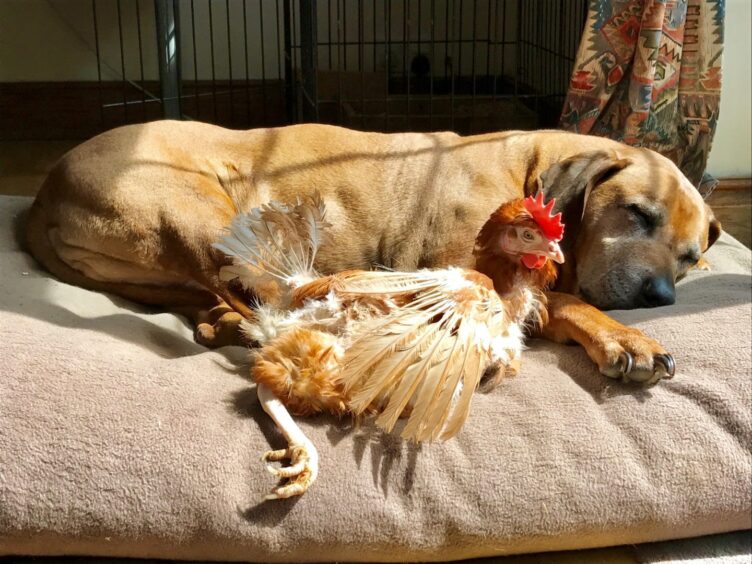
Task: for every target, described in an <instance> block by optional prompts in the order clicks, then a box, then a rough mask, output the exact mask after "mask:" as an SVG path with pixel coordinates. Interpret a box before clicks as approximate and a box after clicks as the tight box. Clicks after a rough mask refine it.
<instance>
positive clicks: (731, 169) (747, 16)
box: [708, 0, 752, 178]
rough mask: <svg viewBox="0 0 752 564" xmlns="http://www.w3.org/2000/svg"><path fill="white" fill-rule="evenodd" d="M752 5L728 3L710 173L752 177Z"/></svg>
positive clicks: (736, 1)
mask: <svg viewBox="0 0 752 564" xmlns="http://www.w3.org/2000/svg"><path fill="white" fill-rule="evenodd" d="M751 38H752V2H750V0H726V29H725V41H724V43H725V44H724V48H723V90H722V92H721V115H720V119H719V123H718V129H717V130H716V133H715V138H714V140H713V147H712V149H711V151H710V161H709V163H708V171H709V172H710V173H711V174H713V175H714V176H716V177H718V178H738V177H744V178H750V177H752V39H751Z"/></svg>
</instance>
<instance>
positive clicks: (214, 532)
mask: <svg viewBox="0 0 752 564" xmlns="http://www.w3.org/2000/svg"><path fill="white" fill-rule="evenodd" d="M28 205H29V200H28V199H23V198H7V197H6V198H1V199H0V252H1V253H2V255H1V261H2V262H1V263H0V264H1V265H2V267H1V268H0V554H15V553H23V554H38V555H42V554H44V555H55V554H88V555H103V556H104V555H107V556H135V557H160V558H181V559H225V560H272V559H274V560H312V559H327V560H406V559H424V560H431V559H433V560H439V559H441V560H444V559H449V558H461V557H474V556H484V555H499V554H506V553H521V552H532V551H542V550H556V549H568V548H584V547H595V546H608V545H614V544H623V543H639V542H643V541H650V540H660V539H669V538H679V537H688V536H693V535H700V534H707V533H715V532H722V531H732V530H737V529H742V528H748V527H750V525H751V523H750V515H751V512H752V507H751V501H750V499H751V496H750V489H749V488H750V471H751V468H752V463H751V455H750V444H751V438H752V433H751V432H750V428H751V427H752V424H751V422H750V410H749V408H750V405H752V397H751V396H752V394H751V388H752V385H751V380H750V370H751V368H752V359H751V358H750V354H751V351H750V342H751V336H750V329H751V326H752V323H751V322H750V321H751V319H750V317H751V315H750V313H751V311H750V252H749V250H746V249H745V248H743V247H742V246H741V245H740V244H739V243H737V242H736V241H734V240H733V239H731V238H730V237H728V236H724V237H722V239H721V240H720V241H719V242H718V243H717V244H716V246H715V247H714V248H713V249H712V252H711V253H710V254H709V259H710V261H711V262H712V263H713V264H714V265H715V270H714V271H713V272H711V273H700V272H695V273H692V274H690V275H689V276H688V277H687V279H686V280H684V281H683V282H682V283H681V284H680V285H679V288H678V305H676V306H673V307H669V308H662V309H653V310H641V311H631V312H620V313H618V314H616V315H615V316H616V317H617V318H619V319H620V320H622V321H625V322H627V323H630V324H634V325H636V326H638V327H640V328H642V329H644V330H645V331H646V332H647V333H649V334H650V335H653V336H654V337H656V338H658V339H659V340H661V341H662V342H663V343H664V344H665V345H666V347H667V348H668V349H669V350H670V351H672V352H673V353H674V355H675V357H676V361H677V365H678V373H677V376H676V378H675V379H674V380H672V381H666V382H662V383H660V384H659V385H658V386H656V387H653V388H650V389H641V388H640V387H638V386H635V385H624V384H621V383H620V382H615V381H611V380H607V379H605V378H603V377H602V376H600V375H599V374H598V373H597V371H596V369H595V368H594V367H593V365H592V364H591V363H590V361H589V360H588V359H587V357H586V356H585V354H584V352H583V351H582V350H580V349H579V348H575V347H565V346H560V345H554V344H550V343H545V342H536V341H534V342H531V344H530V345H531V346H530V350H529V351H527V352H526V353H525V354H524V366H523V370H522V373H521V374H520V375H519V376H518V377H516V378H514V379H510V380H507V381H506V382H505V383H504V384H503V385H502V386H501V387H500V388H498V389H497V390H496V391H494V392H493V393H491V394H489V395H486V396H477V398H476V400H475V402H474V405H473V411H472V414H471V416H470V419H469V421H468V423H467V425H466V426H465V428H464V429H463V431H462V432H461V433H460V435H459V437H458V438H457V439H455V440H452V441H450V442H449V443H446V444H435V445H428V446H423V447H417V446H414V445H411V444H403V443H401V442H400V441H399V440H397V439H395V438H393V437H390V436H382V435H379V434H378V433H375V432H373V431H372V430H371V429H370V427H368V426H366V427H361V428H360V429H353V428H351V427H350V425H349V424H348V422H346V421H339V422H338V421H334V420H332V419H330V418H327V417H317V418H311V419H307V420H302V421H301V426H302V428H303V429H304V431H305V432H306V433H308V434H309V436H310V437H311V439H312V440H313V441H314V442H315V444H316V445H317V446H318V449H319V453H320V455H321V473H320V477H319V479H318V481H317V482H316V484H315V485H314V486H313V488H312V489H311V490H310V491H309V492H308V493H307V494H306V495H305V496H303V497H302V498H300V499H295V500H290V501H282V502H267V503H259V500H260V499H261V498H262V496H263V495H264V494H265V493H266V492H267V491H268V490H269V489H270V488H271V486H272V485H273V479H272V477H271V476H270V475H268V474H267V473H266V472H265V470H264V468H263V466H262V464H261V462H260V460H259V456H260V454H261V453H262V452H263V451H264V450H267V449H268V448H270V447H274V448H279V447H280V446H282V442H281V440H280V437H279V436H278V435H277V433H276V432H275V430H274V427H273V426H272V424H271V423H270V421H269V420H268V419H267V418H266V416H265V415H264V414H263V412H262V411H261V410H260V409H259V406H258V403H257V401H256V397H255V392H254V388H253V386H252V385H251V384H250V383H249V382H248V381H247V380H246V379H245V376H246V374H247V368H246V366H245V356H246V355H245V351H244V350H242V349H240V348H225V349H221V350H216V351H210V350H207V349H205V348H203V347H201V346H199V345H197V344H196V343H194V342H193V340H192V338H191V328H190V327H189V326H188V325H187V323H186V322H185V320H183V319H181V318H180V317H177V316H175V315H171V314H168V313H154V312H152V311H149V310H147V309H144V308H141V307H139V306H136V305H133V304H131V303H129V302H126V301H124V300H121V299H119V298H114V297H111V296H107V295H102V294H97V293H93V292H89V291H86V290H83V289H80V288H76V287H72V286H68V285H66V284H63V283H60V282H58V281H56V280H55V279H53V278H52V277H51V276H50V275H48V274H46V273H45V272H42V271H41V270H40V269H39V268H38V267H37V265H36V264H35V263H34V262H33V260H32V259H31V258H30V257H29V256H28V255H26V254H24V253H22V252H21V251H19V250H18V245H17V243H16V241H15V238H14V237H13V235H12V228H13V226H14V224H17V223H18V222H19V216H20V215H21V213H22V211H23V210H25V209H26V208H27V207H28Z"/></svg>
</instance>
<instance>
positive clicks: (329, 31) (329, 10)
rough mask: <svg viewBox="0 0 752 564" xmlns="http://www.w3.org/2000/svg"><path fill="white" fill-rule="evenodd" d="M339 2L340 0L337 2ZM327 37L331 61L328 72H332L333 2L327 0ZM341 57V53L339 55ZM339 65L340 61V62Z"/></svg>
mask: <svg viewBox="0 0 752 564" xmlns="http://www.w3.org/2000/svg"><path fill="white" fill-rule="evenodd" d="M337 2H339V0H337ZM326 16H327V20H326V36H327V38H328V39H329V44H328V48H327V56H328V59H329V68H328V70H329V71H331V70H332V68H333V66H332V0H327V2H326ZM338 55H339V53H338ZM338 64H339V61H338Z"/></svg>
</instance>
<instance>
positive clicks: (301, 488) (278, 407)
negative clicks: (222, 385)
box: [256, 384, 319, 499]
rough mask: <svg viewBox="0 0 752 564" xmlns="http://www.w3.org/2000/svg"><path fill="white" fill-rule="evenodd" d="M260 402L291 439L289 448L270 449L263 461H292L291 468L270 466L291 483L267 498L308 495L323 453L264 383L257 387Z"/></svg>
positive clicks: (274, 473)
mask: <svg viewBox="0 0 752 564" xmlns="http://www.w3.org/2000/svg"><path fill="white" fill-rule="evenodd" d="M256 393H257V394H258V398H259V403H261V407H263V408H264V411H266V413H268V414H269V417H271V418H272V419H273V420H274V423H275V424H276V425H277V428H278V429H279V430H280V432H281V433H282V435H284V437H285V439H286V440H287V444H288V447H287V448H286V449H282V450H270V451H268V452H266V453H265V454H264V455H263V456H262V457H261V459H262V460H263V461H264V462H269V461H278V460H283V459H286V458H289V459H290V463H291V465H290V466H287V467H283V468H276V467H274V466H272V465H270V464H267V466H266V468H267V470H268V471H269V472H270V473H271V474H272V475H274V476H277V477H280V478H285V479H287V482H286V483H285V484H284V485H282V486H279V487H278V488H275V489H274V490H273V491H272V493H270V494H269V495H267V496H266V497H265V498H264V499H284V498H288V497H292V496H295V495H302V494H304V493H305V492H306V491H307V490H308V488H309V487H311V484H313V482H314V481H315V480H316V476H318V473H319V453H318V452H317V451H316V447H315V446H313V443H312V442H311V441H310V440H309V439H308V437H306V436H305V435H304V434H303V431H301V430H300V427H298V426H297V425H296V424H295V421H293V419H292V417H291V416H290V413H289V412H288V411H287V408H286V407H285V406H284V405H282V402H281V401H279V400H278V399H277V397H276V396H275V395H274V394H273V393H272V392H271V390H269V388H267V387H266V386H264V385H263V384H256Z"/></svg>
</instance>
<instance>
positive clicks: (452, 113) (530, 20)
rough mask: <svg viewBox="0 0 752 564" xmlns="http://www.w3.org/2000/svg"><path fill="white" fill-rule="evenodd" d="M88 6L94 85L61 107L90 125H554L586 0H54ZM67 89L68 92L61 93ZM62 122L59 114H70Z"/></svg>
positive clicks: (468, 129)
mask: <svg viewBox="0 0 752 564" xmlns="http://www.w3.org/2000/svg"><path fill="white" fill-rule="evenodd" d="M82 1H83V2H84V5H86V6H88V8H87V9H88V11H89V16H90V21H91V30H90V32H88V31H86V30H85V31H81V30H78V31H77V33H78V34H79V36H80V38H81V41H82V42H83V43H84V44H85V45H86V46H87V48H88V49H89V50H90V52H91V55H92V58H93V59H95V61H96V63H95V64H96V70H95V73H94V80H93V82H92V83H87V84H88V86H87V87H86V88H82V87H80V85H78V89H73V86H72V85H70V84H60V85H57V86H55V92H56V94H57V96H55V97H54V98H51V97H49V96H48V97H47V98H45V100H46V102H41V103H48V104H51V105H53V106H54V104H56V103H57V102H58V101H60V100H66V99H67V98H70V97H75V96H79V97H82V99H85V101H86V106H85V107H86V110H85V111H80V110H79V111H78V112H77V113H76V115H75V117H74V116H71V118H70V119H71V121H75V122H76V124H77V125H81V124H83V127H84V129H83V130H84V131H85V132H87V134H88V133H92V134H93V133H95V132H97V131H102V130H106V129H109V128H112V127H115V126H117V125H122V124H125V123H134V122H142V121H148V120H153V119H159V118H162V117H169V118H176V119H195V120H201V121H208V122H212V123H217V124H220V125H224V126H228V127H234V128H250V127H261V126H275V125H282V124H288V123H297V122H301V121H320V122H325V123H332V124H340V125H344V126H348V127H354V128H359V129H368V130H377V131H406V130H412V131H427V130H447V129H448V130H454V131H458V132H460V133H477V132H485V131H492V130H499V129H511V128H515V129H532V128H537V127H545V126H553V125H555V122H556V118H557V117H558V114H559V111H560V108H561V105H562V102H563V97H564V93H565V91H566V86H567V83H568V80H569V75H570V71H571V67H572V64H573V61H574V57H575V54H576V51H577V47H578V44H579V39H580V36H581V32H582V27H583V25H584V22H585V16H586V8H587V1H586V0H321V1H318V2H316V1H315V0H91V1H90V3H88V0H50V3H51V4H54V6H55V7H56V9H57V10H58V12H59V13H60V17H61V18H62V19H66V13H65V11H66V4H68V3H69V2H73V3H75V4H77V5H79V7H80V5H81V4H82ZM66 97H67V98H66ZM61 127H62V126H61Z"/></svg>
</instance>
